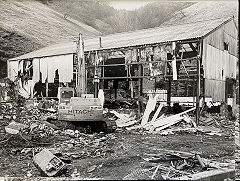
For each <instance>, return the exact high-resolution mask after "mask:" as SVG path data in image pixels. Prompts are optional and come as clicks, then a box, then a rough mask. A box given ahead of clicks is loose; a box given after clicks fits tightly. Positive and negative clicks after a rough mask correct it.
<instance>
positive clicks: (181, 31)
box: [10, 18, 230, 60]
mask: <svg viewBox="0 0 240 181" xmlns="http://www.w3.org/2000/svg"><path fill="white" fill-rule="evenodd" d="M229 19H230V18H227V19H226V18H219V19H212V20H205V21H199V22H193V23H187V24H178V25H170V26H161V27H157V28H150V29H143V30H137V31H131V32H123V33H116V34H110V35H106V36H102V37H101V42H102V48H101V49H113V48H121V47H130V46H140V45H146V44H155V43H164V42H172V41H180V40H189V39H194V38H201V37H203V36H205V35H206V34H208V33H209V32H211V31H212V30H214V29H215V28H217V27H219V26H220V25H221V24H223V23H224V22H226V21H228V20H229ZM84 50H85V52H88V51H94V50H100V48H99V38H92V39H86V40H84ZM75 52H76V43H74V42H67V43H61V44H56V45H53V46H49V47H45V48H42V49H40V50H37V51H34V52H30V53H28V54H25V55H22V56H20V57H16V58H13V59H10V60H20V59H27V58H35V57H44V56H53V55H61V54H69V53H75Z"/></svg>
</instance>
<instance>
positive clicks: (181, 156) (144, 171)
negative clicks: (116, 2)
mask: <svg viewBox="0 0 240 181" xmlns="http://www.w3.org/2000/svg"><path fill="white" fill-rule="evenodd" d="M126 104H127V103H126ZM127 105H128V104H127ZM156 105H157V106H156V107H155V109H153V111H152V112H151V113H150V114H149V115H148V119H147V122H146V124H145V125H142V120H143V118H144V116H145V115H146V114H145V115H144V114H143V115H138V114H137V110H136V111H134V110H128V109H125V108H121V109H117V110H110V111H109V110H107V109H106V111H105V117H107V118H108V119H112V120H115V121H116V124H117V127H118V129H117V131H116V132H115V133H111V134H106V133H103V132H100V133H92V134H86V133H84V132H82V131H81V130H76V129H70V128H62V127H61V126H60V125H59V124H58V123H59V122H58V121H51V122H49V119H50V118H51V119H52V120H53V119H54V120H57V116H58V115H57V106H58V105H57V102H56V101H55V100H24V99H21V101H20V102H19V103H16V102H14V101H9V102H4V103H1V104H0V106H1V112H0V120H1V127H2V128H3V129H2V130H1V131H0V134H1V135H3V137H2V139H1V140H0V144H1V145H3V146H4V147H6V148H7V150H8V153H9V155H11V157H13V156H15V157H17V158H18V159H19V160H21V159H22V160H24V163H23V164H25V165H26V168H25V176H26V177H28V178H33V177H36V176H41V173H42V172H45V175H48V176H50V177H52V176H57V175H58V176H59V177H61V178H65V177H68V178H80V177H81V178H88V177H90V178H99V177H101V175H99V174H98V173H102V172H104V169H109V166H107V163H106V161H105V160H108V159H109V158H111V163H112V164H113V165H114V164H116V165H117V164H118V162H119V164H120V163H123V164H126V163H127V160H125V159H123V160H122V161H121V159H122V157H123V156H124V155H127V154H129V153H130V152H129V149H130V147H135V146H136V147H137V148H138V149H140V150H141V149H143V148H144V149H146V148H147V149H148V150H150V151H149V152H148V153H146V154H144V155H138V156H137V157H139V158H138V159H139V160H137V161H136V165H137V163H138V164H139V166H135V167H131V166H130V167H129V169H128V170H129V172H128V173H127V172H126V171H125V173H124V174H123V173H121V176H120V174H119V175H118V178H119V179H123V180H129V179H143V178H145V179H153V180H157V179H162V180H166V179H172V178H174V179H179V178H187V179H189V178H190V177H191V176H193V175H194V174H198V173H203V172H204V171H214V172H215V171H216V172H219V170H220V169H226V172H227V171H229V169H230V170H231V169H232V168H233V165H234V164H233V163H232V162H231V160H230V161H229V162H226V161H225V162H224V163H221V162H218V161H216V160H214V159H209V158H208V159H206V155H205V156H204V157H203V156H202V155H201V154H197V153H180V152H173V151H169V150H168V151H166V150H165V151H163V150H161V151H158V152H157V153H156V150H155V149H156V147H162V146H164V147H165V146H168V145H171V144H172V143H171V142H172V140H174V139H175V138H176V139H175V140H178V138H179V137H182V136H184V135H188V134H189V135H192V136H196V137H197V141H196V142H197V143H198V144H201V145H202V146H203V147H205V145H206V144H208V143H209V145H211V144H212V143H211V139H216V140H220V139H225V140H230V139H231V138H232V137H233V136H234V131H233V130H232V127H233V126H234V125H233V120H231V119H230V117H229V116H228V114H227V113H226V114H224V115H220V114H217V113H208V112H206V111H202V114H201V117H200V121H199V125H196V123H195V121H194V120H195V117H194V114H193V112H194V110H195V108H190V109H189V108H188V109H186V108H183V110H184V111H181V112H180V113H178V114H172V113H169V112H166V107H164V106H163V105H161V104H156ZM129 106H130V103H129ZM145 120H146V119H145ZM232 125H233V126H232ZM124 134H126V135H128V137H129V138H127V139H126V137H125V136H123V135H124ZM133 135H135V136H136V137H137V138H138V139H139V140H138V139H135V140H131V139H132V138H133V137H132V136H133ZM175 135H176V136H175ZM174 136H175V138H174ZM198 136H200V137H201V140H200V138H198ZM143 137H149V138H146V139H148V142H147V143H146V142H143V141H142V140H141V139H143ZM153 137H156V138H158V139H164V140H165V141H159V142H154V143H155V145H153V146H152V145H151V144H150V143H151V138H152V139H153ZM168 137H169V138H168ZM202 137H205V138H207V139H209V140H210V141H209V140H208V141H207V140H202ZM218 137H221V138H218ZM159 143H161V144H159ZM177 143H178V141H176V143H175V144H177ZM148 144H150V145H148ZM181 144H182V146H180V145H179V148H184V149H187V148H188V144H189V143H185V141H184V142H183V143H181ZM140 145H141V146H140ZM175 146H176V145H175ZM193 147H195V146H193ZM131 149H133V148H131ZM226 149H231V148H226ZM133 150H136V151H137V149H135V148H134V149H133ZM2 152H3V154H6V153H4V152H5V151H4V150H0V153H2ZM152 152H154V153H152ZM50 153H51V154H50ZM143 153H144V151H143ZM41 154H42V155H41ZM45 154H46V155H48V156H49V155H50V156H49V157H48V160H47V156H45ZM212 155H214V154H212ZM43 157H44V158H45V159H41V158H43ZM135 157H136V156H135ZM209 157H211V158H212V157H214V156H211V155H209ZM36 158H38V159H36ZM51 159H53V160H55V161H56V162H55V164H56V165H55V166H54V164H49V165H48V163H50V162H51ZM118 159H120V161H118ZM22 160H21V161H22ZM81 160H83V161H84V160H88V161H89V163H88V162H87V164H86V165H84V164H85V162H84V164H83V163H82V164H83V166H78V162H80V161H81ZM94 160H99V161H98V162H95V161H94ZM224 160H225V159H224ZM42 161H43V162H44V163H43V162H42ZM33 163H35V165H33ZM58 163H59V164H60V163H61V166H60V167H61V169H60V167H57V166H58ZM144 164H145V166H141V165H144ZM27 165H28V166H27ZM29 165H31V168H30V167H29ZM43 165H44V168H43ZM47 165H48V166H47ZM146 165H148V166H146ZM149 165H150V166H149ZM63 166H64V169H63ZM1 167H4V164H1ZM28 168H29V169H28ZM58 168H59V169H58ZM47 170H49V172H47ZM60 170H61V171H60ZM120 170H121V169H120ZM58 171H59V172H58ZM130 171H131V172H130ZM49 173H53V174H52V175H51V174H50V175H49ZM108 174H110V173H108ZM106 175H107V173H106ZM112 178H113V177H112Z"/></svg>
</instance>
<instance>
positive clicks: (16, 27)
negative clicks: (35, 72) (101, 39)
mask: <svg viewBox="0 0 240 181" xmlns="http://www.w3.org/2000/svg"><path fill="white" fill-rule="evenodd" d="M0 12H1V15H0V26H1V27H2V28H4V29H6V30H8V31H11V32H17V33H18V34H19V35H22V36H24V37H26V38H28V39H31V40H32V41H34V42H36V43H39V44H42V45H44V46H46V45H49V44H52V43H56V42H60V41H68V40H71V39H73V36H76V35H77V34H78V33H79V32H82V33H83V34H84V36H85V37H93V36H96V35H100V34H101V33H100V32H99V31H98V30H96V29H94V28H93V27H91V26H88V25H86V24H84V23H82V22H80V21H74V20H72V19H69V18H65V17H64V15H63V14H61V13H59V12H56V11H55V10H53V9H51V8H49V7H48V6H47V5H45V4H43V3H41V2H39V1H35V0H10V1H3V0H0Z"/></svg>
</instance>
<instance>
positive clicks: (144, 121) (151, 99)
mask: <svg viewBox="0 0 240 181" xmlns="http://www.w3.org/2000/svg"><path fill="white" fill-rule="evenodd" d="M156 98H157V96H155V97H153V96H152V95H151V94H150V95H149V100H148V103H147V106H146V110H145V111H144V114H143V118H142V122H141V125H142V126H144V125H146V124H147V122H148V118H149V116H150V114H151V112H152V111H153V110H154V109H155V106H156V103H157V99H156Z"/></svg>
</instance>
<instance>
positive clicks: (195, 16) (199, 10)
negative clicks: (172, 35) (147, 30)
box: [163, 1, 238, 25]
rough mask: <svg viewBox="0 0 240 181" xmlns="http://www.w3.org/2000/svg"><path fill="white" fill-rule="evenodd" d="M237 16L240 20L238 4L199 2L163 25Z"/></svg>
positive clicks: (177, 13) (174, 15) (233, 2)
mask: <svg viewBox="0 0 240 181" xmlns="http://www.w3.org/2000/svg"><path fill="white" fill-rule="evenodd" d="M230 16H235V17H236V20H237V19H238V18H237V17H238V2H235V1H230V2H226V1H225V2H224V1H223V2H221V1H219V2H217V1H215V2H214V1H213V2H211V1H209V2H198V3H196V4H193V5H192V6H189V7H187V8H185V9H183V10H181V11H177V12H175V13H174V14H173V17H172V18H171V19H170V20H169V21H166V22H165V23H163V25H170V24H180V23H181V24H182V23H188V22H194V21H203V20H207V19H216V18H223V17H230Z"/></svg>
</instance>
